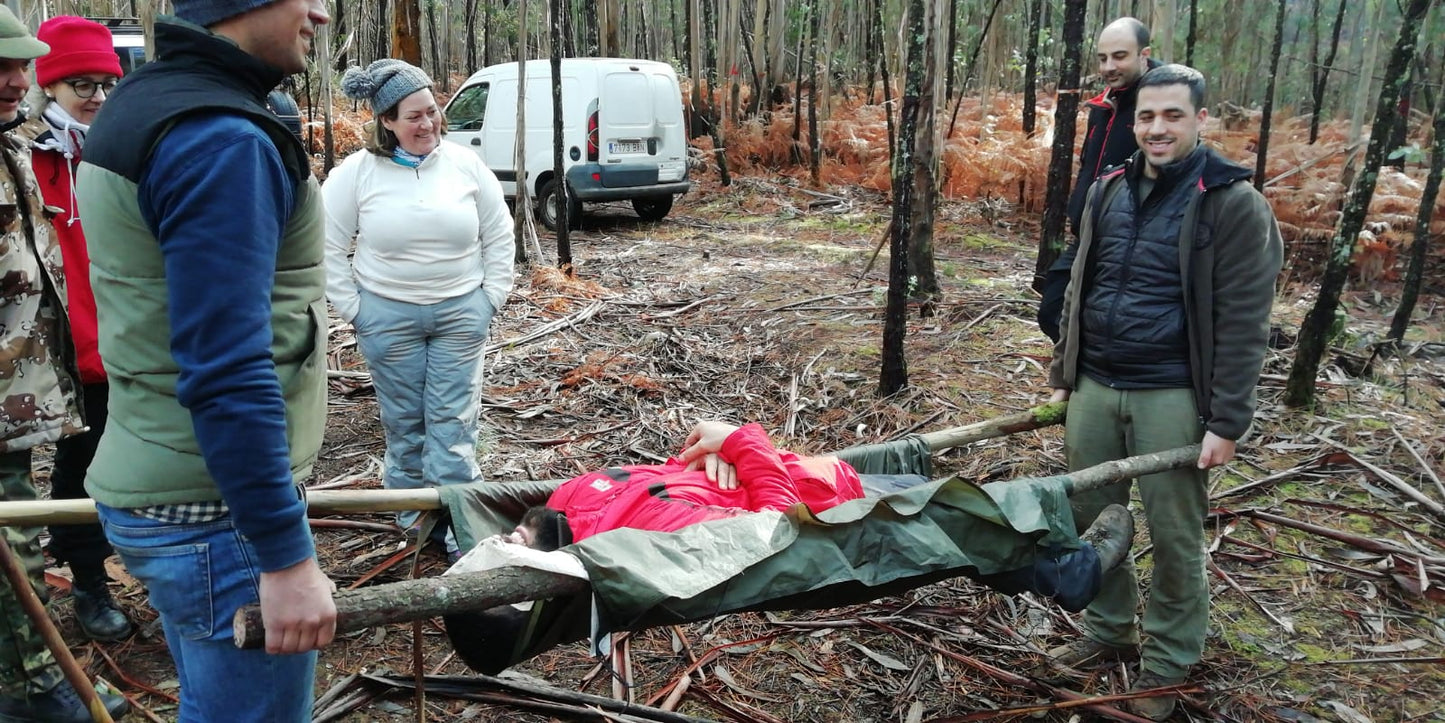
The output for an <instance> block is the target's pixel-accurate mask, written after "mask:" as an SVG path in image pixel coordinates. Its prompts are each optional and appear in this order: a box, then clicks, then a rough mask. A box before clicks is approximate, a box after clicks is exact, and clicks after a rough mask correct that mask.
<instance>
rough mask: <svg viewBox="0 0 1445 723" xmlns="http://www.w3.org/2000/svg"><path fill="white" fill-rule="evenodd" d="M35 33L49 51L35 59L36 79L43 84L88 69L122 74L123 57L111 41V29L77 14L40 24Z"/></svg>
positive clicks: (96, 71) (75, 74) (81, 72)
mask: <svg viewBox="0 0 1445 723" xmlns="http://www.w3.org/2000/svg"><path fill="white" fill-rule="evenodd" d="M35 37H36V38H38V39H40V40H41V41H43V42H45V43H47V44H48V45H50V52H49V53H48V54H46V55H42V56H40V57H39V58H36V59H35V82H36V84H38V85H40V86H41V87H45V86H48V85H50V84H51V83H55V82H57V81H61V80H65V79H66V78H73V77H75V76H77V75H84V74H86V73H101V74H103V75H114V76H116V77H120V74H121V70H120V57H119V56H117V55H116V54H115V48H114V47H113V46H112V45H111V39H110V30H108V29H107V28H106V27H105V26H104V25H101V24H100V23H97V22H93V21H90V20H86V19H85V18H78V17H76V16H74V15H57V16H55V17H53V18H51V19H49V20H46V21H45V22H43V23H41V24H40V31H39V32H37V33H35Z"/></svg>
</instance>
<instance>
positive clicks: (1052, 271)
mask: <svg viewBox="0 0 1445 723" xmlns="http://www.w3.org/2000/svg"><path fill="white" fill-rule="evenodd" d="M1149 53H1150V48H1149V28H1147V27H1145V26H1144V23H1141V22H1139V21H1138V20H1136V19H1134V18H1129V17H1124V18H1119V19H1118V20H1115V21H1114V22H1112V23H1109V24H1108V25H1106V26H1104V30H1103V32H1101V33H1099V45H1098V58H1099V76H1100V77H1101V78H1103V79H1104V82H1105V83H1107V84H1108V87H1107V88H1105V89H1104V92H1102V93H1100V94H1099V95H1097V96H1095V97H1093V98H1091V99H1089V100H1088V101H1086V102H1085V103H1084V106H1085V107H1086V108H1088V109H1089V123H1088V125H1087V126H1086V127H1085V128H1086V130H1085V132H1084V147H1083V148H1082V149H1081V150H1080V151H1079V176H1078V178H1076V179H1074V190H1073V192H1072V193H1070V194H1069V230H1070V232H1071V233H1073V235H1074V238H1073V239H1071V240H1070V243H1069V244H1068V245H1067V246H1065V247H1064V251H1063V253H1061V254H1059V258H1058V259H1057V260H1055V261H1054V265H1053V266H1050V267H1049V271H1048V275H1047V276H1045V277H1044V285H1043V288H1042V289H1041V290H1040V291H1041V292H1042V293H1043V299H1042V300H1040V302H1039V329H1040V330H1042V331H1043V332H1044V333H1045V334H1048V336H1049V339H1052V340H1053V341H1058V340H1059V312H1061V311H1062V310H1063V308H1064V287H1066V286H1068V285H1069V268H1070V267H1072V266H1073V265H1074V253H1075V251H1076V250H1077V249H1078V247H1079V245H1078V243H1076V242H1077V241H1078V237H1079V215H1080V214H1082V213H1083V212H1084V195H1085V194H1086V193H1088V191H1089V186H1090V185H1092V184H1093V183H1094V181H1095V180H1097V179H1098V178H1099V176H1102V175H1104V172H1105V171H1106V170H1108V169H1109V168H1111V167H1113V166H1117V165H1119V164H1120V163H1123V162H1124V161H1125V160H1126V159H1128V158H1129V156H1131V155H1133V154H1134V151H1136V150H1139V146H1138V145H1137V144H1135V143H1134V90H1135V84H1137V83H1138V82H1139V78H1141V77H1143V75H1144V73H1145V72H1147V71H1148V70H1149V69H1150V68H1157V67H1159V65H1160V63H1159V61H1157V60H1155V59H1153V58H1152V57H1150V56H1149Z"/></svg>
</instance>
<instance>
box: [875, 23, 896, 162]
mask: <svg viewBox="0 0 1445 723" xmlns="http://www.w3.org/2000/svg"><path fill="white" fill-rule="evenodd" d="M873 10H874V12H875V13H876V18H875V22H874V23H873V31H874V32H875V33H877V34H878V43H877V47H878V72H879V74H880V75H882V77H883V118H884V120H885V121H887V123H886V125H887V126H888V163H889V167H890V168H892V164H893V161H894V159H895V157H896V154H895V153H894V151H895V150H896V149H897V148H898V129H897V127H896V125H897V124H896V122H895V121H894V120H893V79H892V78H890V77H888V53H887V52H885V51H886V47H887V46H886V44H885V43H884V42H883V0H876V2H874V4H873Z"/></svg>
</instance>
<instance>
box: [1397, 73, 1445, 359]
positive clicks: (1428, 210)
mask: <svg viewBox="0 0 1445 723" xmlns="http://www.w3.org/2000/svg"><path fill="white" fill-rule="evenodd" d="M1441 106H1445V103H1442V102H1441V101H1440V100H1438V99H1437V100H1436V103H1435V126H1434V136H1435V142H1434V143H1433V144H1431V146H1430V173H1429V175H1427V176H1426V177H1425V189H1424V190H1423V191H1421V192H1420V210H1419V212H1418V213H1417V214H1416V216H1415V240H1414V241H1413V242H1412V243H1411V244H1410V267H1409V270H1408V271H1406V272H1405V285H1404V288H1402V289H1401V290H1400V308H1398V309H1396V310H1395V316H1394V318H1393V319H1391V320H1390V336H1389V338H1390V339H1392V340H1394V341H1395V343H1397V344H1398V343H1399V342H1400V341H1401V340H1403V339H1404V338H1405V330H1406V329H1408V328H1409V326H1410V316H1411V314H1413V313H1414V312H1415V301H1416V300H1417V299H1419V298H1420V284H1421V282H1422V281H1423V279H1424V274H1425V261H1426V257H1427V253H1428V251H1429V250H1430V221H1431V220H1432V216H1433V215H1434V212H1435V199H1437V198H1439V196H1440V179H1441V176H1442V175H1445V107H1441Z"/></svg>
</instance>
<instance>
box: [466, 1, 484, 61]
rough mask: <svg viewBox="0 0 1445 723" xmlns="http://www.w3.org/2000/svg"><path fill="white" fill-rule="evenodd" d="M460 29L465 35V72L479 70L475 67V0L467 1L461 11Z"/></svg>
mask: <svg viewBox="0 0 1445 723" xmlns="http://www.w3.org/2000/svg"><path fill="white" fill-rule="evenodd" d="M462 27H463V28H464V29H465V32H466V34H467V72H468V73H475V72H477V71H478V70H481V67H480V66H478V65H477V0H467V4H466V6H465V7H464V8H463V9H462Z"/></svg>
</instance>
